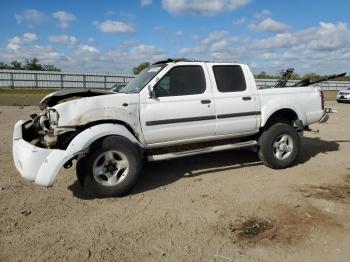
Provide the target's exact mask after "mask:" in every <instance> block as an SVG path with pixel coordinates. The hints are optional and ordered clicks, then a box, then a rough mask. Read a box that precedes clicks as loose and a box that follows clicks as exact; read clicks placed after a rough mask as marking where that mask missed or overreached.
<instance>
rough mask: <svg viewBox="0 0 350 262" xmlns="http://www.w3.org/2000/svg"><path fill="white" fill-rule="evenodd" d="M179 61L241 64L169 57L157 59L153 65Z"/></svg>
mask: <svg viewBox="0 0 350 262" xmlns="http://www.w3.org/2000/svg"><path fill="white" fill-rule="evenodd" d="M177 62H203V63H226V64H236V65H241V64H239V63H233V62H223V61H208V60H196V59H187V58H168V59H166V60H160V61H157V62H155V63H153V64H152V65H159V64H166V63H177Z"/></svg>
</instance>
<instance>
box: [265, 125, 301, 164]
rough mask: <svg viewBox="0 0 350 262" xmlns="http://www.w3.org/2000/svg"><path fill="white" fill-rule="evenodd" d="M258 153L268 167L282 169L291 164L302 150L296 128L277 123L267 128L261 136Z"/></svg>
mask: <svg viewBox="0 0 350 262" xmlns="http://www.w3.org/2000/svg"><path fill="white" fill-rule="evenodd" d="M258 144H259V151H258V155H259V158H260V160H261V161H262V162H263V163H264V164H265V165H266V166H268V167H271V168H273V169H282V168H286V167H288V166H290V165H291V164H292V163H293V162H294V161H295V159H296V158H297V156H298V154H299V151H300V137H299V135H298V132H297V130H296V129H295V128H293V127H292V126H290V125H288V124H282V123H277V124H274V125H273V126H271V127H269V128H268V129H266V130H265V131H264V132H263V133H262V135H261V136H260V138H259V141H258Z"/></svg>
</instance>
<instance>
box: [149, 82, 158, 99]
mask: <svg viewBox="0 0 350 262" xmlns="http://www.w3.org/2000/svg"><path fill="white" fill-rule="evenodd" d="M148 92H149V97H150V98H152V99H155V98H157V95H156V91H155V90H154V88H153V87H151V85H148Z"/></svg>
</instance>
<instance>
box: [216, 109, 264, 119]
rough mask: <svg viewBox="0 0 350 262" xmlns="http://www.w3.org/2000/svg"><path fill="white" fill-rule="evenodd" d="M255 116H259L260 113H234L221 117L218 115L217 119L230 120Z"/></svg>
mask: <svg viewBox="0 0 350 262" xmlns="http://www.w3.org/2000/svg"><path fill="white" fill-rule="evenodd" d="M256 115H261V111H253V112H244V113H234V114H223V115H218V119H222V118H231V117H241V116H256Z"/></svg>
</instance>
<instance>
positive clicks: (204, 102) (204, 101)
mask: <svg viewBox="0 0 350 262" xmlns="http://www.w3.org/2000/svg"><path fill="white" fill-rule="evenodd" d="M201 103H202V104H210V103H211V101H210V100H209V99H206V100H201Z"/></svg>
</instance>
